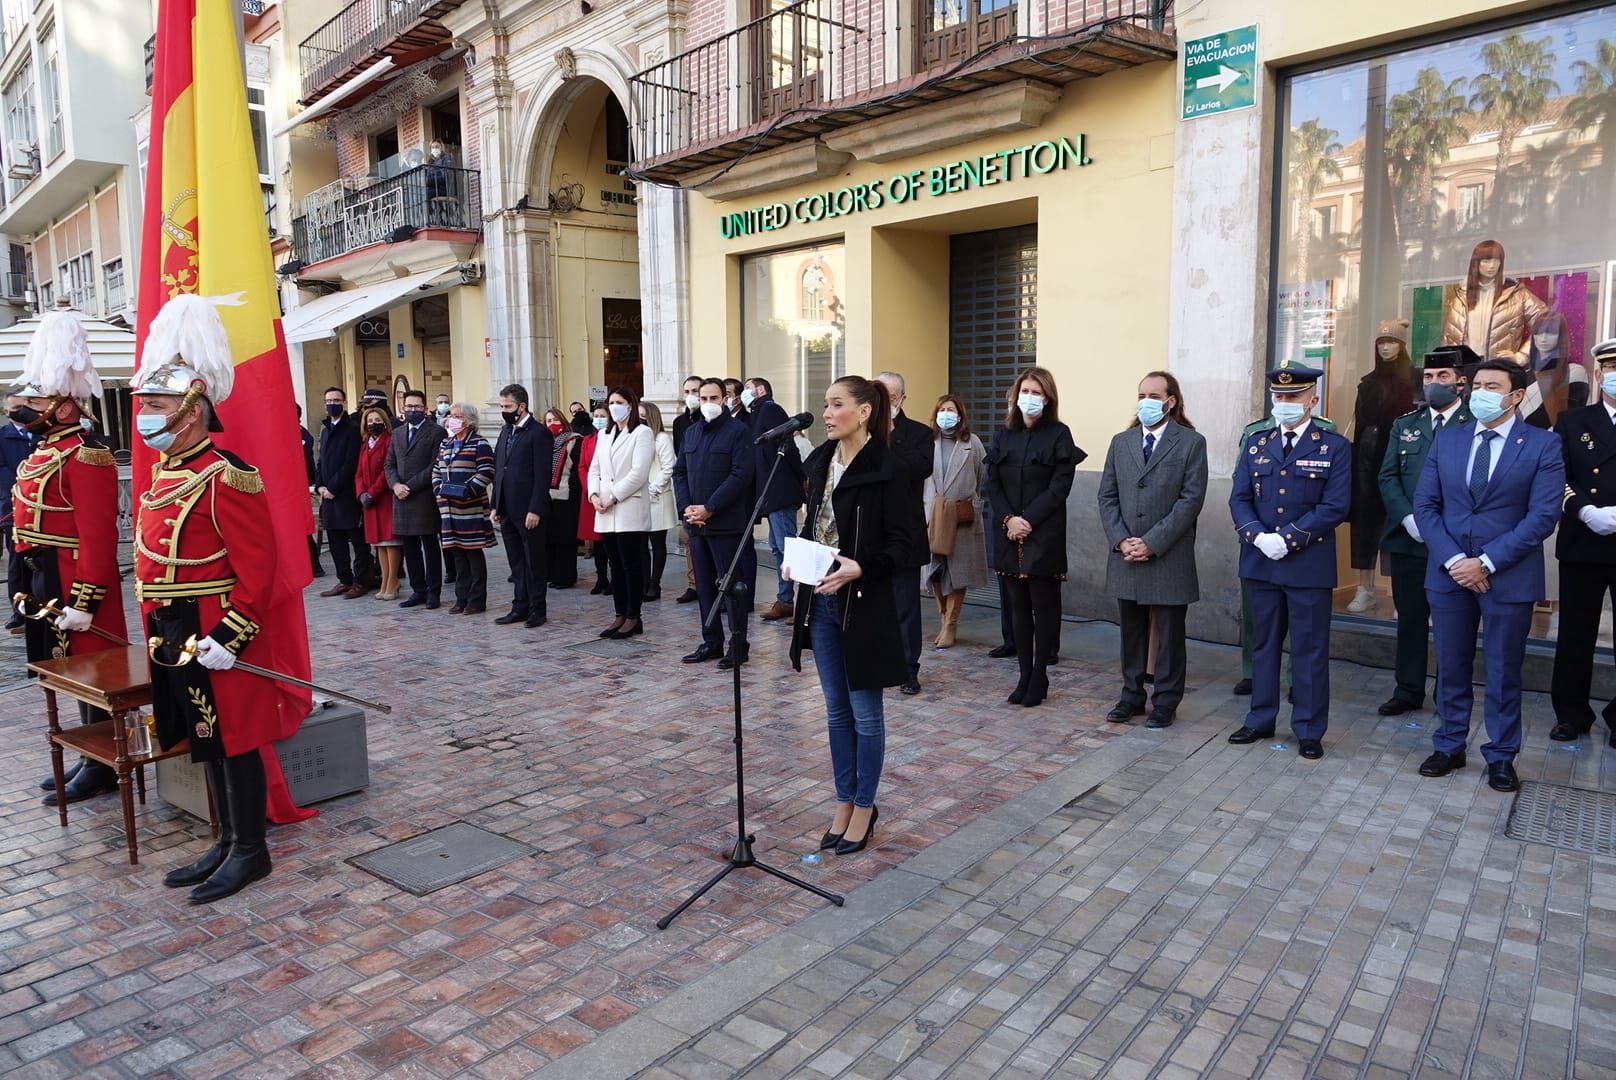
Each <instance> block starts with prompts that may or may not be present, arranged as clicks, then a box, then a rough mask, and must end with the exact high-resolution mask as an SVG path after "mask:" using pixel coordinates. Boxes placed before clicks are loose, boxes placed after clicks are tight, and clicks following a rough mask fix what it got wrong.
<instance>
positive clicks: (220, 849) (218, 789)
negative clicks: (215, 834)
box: [163, 761, 235, 889]
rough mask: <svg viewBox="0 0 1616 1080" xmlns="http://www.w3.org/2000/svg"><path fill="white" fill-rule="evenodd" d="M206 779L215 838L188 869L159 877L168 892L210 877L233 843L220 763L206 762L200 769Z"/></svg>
mask: <svg viewBox="0 0 1616 1080" xmlns="http://www.w3.org/2000/svg"><path fill="white" fill-rule="evenodd" d="M202 768H203V770H204V771H206V773H207V777H208V791H209V792H210V793H211V794H212V796H213V812H214V814H216V815H217V816H218V818H219V838H218V839H217V840H215V841H214V842H213V846H212V847H210V848H208V850H206V851H204V852H203V853H202V857H201V858H200V859H198V860H196V862H194V863H192V864H191V865H190V866H185V867H181V868H180V869H178V870H170V871H169V872H168V873H167V874H166V875H164V877H163V884H164V885H167V886H168V887H169V888H170V889H178V888H181V887H183V886H186V885H200V884H202V883H203V882H204V881H206V880H208V878H210V877H212V876H213V872H214V871H215V870H217V869H219V864H221V863H223V862H224V857H225V856H226V855H228V854H230V845H231V844H232V843H233V842H234V841H235V832H234V830H233V829H232V828H231V824H230V823H231V820H232V818H231V815H230V800H229V798H227V797H226V794H225V790H226V789H225V782H224V762H222V761H210V762H208V763H207V764H205V765H203V766H202Z"/></svg>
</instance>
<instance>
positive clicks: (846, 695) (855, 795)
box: [808, 593, 887, 809]
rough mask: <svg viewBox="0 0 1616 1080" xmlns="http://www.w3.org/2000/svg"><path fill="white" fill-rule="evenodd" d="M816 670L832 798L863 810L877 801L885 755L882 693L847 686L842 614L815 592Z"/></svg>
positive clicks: (812, 636) (812, 634) (811, 625)
mask: <svg viewBox="0 0 1616 1080" xmlns="http://www.w3.org/2000/svg"><path fill="white" fill-rule="evenodd" d="M808 639H809V642H810V643H811V645H812V646H813V653H814V669H815V670H817V671H818V672H819V688H820V689H821V690H823V691H824V692H825V723H826V726H827V728H828V729H829V735H830V768H831V773H832V774H833V775H834V776H835V779H836V801H837V802H839V803H844V802H851V803H852V804H853V805H854V806H857V807H859V808H861V809H868V808H869V807H872V806H874V805H875V788H876V785H878V784H879V783H880V782H881V763H882V762H883V761H884V760H885V759H886V753H887V729H886V716H885V712H884V711H883V708H882V703H881V691H880V690H879V689H875V690H849V689H848V688H847V666H846V664H845V663H844V662H843V660H842V614H841V610H840V607H839V605H838V604H837V603H836V598H835V597H833V596H820V595H819V594H818V593H815V594H814V606H813V611H812V613H811V614H810V616H809V619H808Z"/></svg>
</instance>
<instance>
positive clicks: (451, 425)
mask: <svg viewBox="0 0 1616 1080" xmlns="http://www.w3.org/2000/svg"><path fill="white" fill-rule="evenodd" d="M465 429H466V422H465V421H464V420H462V419H460V417H458V416H451V417H449V419H447V420H445V421H444V422H443V430H445V431H447V432H448V433H449V434H450V435H459V434H460V433H461V432H462V431H464V430H465Z"/></svg>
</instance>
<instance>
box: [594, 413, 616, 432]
mask: <svg viewBox="0 0 1616 1080" xmlns="http://www.w3.org/2000/svg"><path fill="white" fill-rule="evenodd" d="M590 423H592V424H594V425H595V430H596V431H605V430H606V425H607V424H610V423H611V421H610V420H608V419H606V418H605V417H604V416H596V417H594V418H592V419H591V420H590Z"/></svg>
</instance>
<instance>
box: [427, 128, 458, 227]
mask: <svg viewBox="0 0 1616 1080" xmlns="http://www.w3.org/2000/svg"><path fill="white" fill-rule="evenodd" d="M426 156H427V164H426V223H427V224H428V225H451V224H453V223H454V221H455V219H457V218H458V217H459V210H460V200H459V196H458V195H457V194H452V193H451V192H453V191H454V190H455V189H457V188H458V187H459V184H457V183H455V182H454V170H455V169H457V168H458V166H457V165H456V164H455V159H454V155H453V154H451V153H449V151H447V150H445V149H444V148H443V143H442V142H440V141H439V140H437V139H433V140H432V143H431V145H430V146H429V147H428V148H427V152H426ZM439 199H453V200H454V202H453V203H445V202H439V201H438V200H439Z"/></svg>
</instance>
